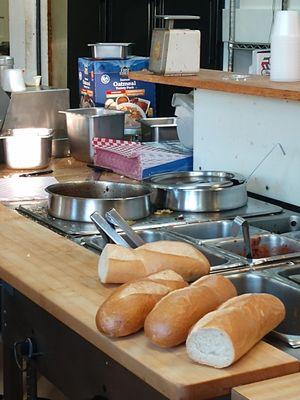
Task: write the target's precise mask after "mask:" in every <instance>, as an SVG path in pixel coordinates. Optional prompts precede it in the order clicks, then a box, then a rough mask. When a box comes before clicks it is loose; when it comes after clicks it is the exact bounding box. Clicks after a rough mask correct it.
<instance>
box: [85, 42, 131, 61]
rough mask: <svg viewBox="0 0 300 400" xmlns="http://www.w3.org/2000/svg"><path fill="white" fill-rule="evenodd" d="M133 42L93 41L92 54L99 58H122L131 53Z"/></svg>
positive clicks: (90, 45)
mask: <svg viewBox="0 0 300 400" xmlns="http://www.w3.org/2000/svg"><path fill="white" fill-rule="evenodd" d="M132 44H133V43H93V44H88V46H89V47H92V56H93V57H94V58H97V59H118V58H120V59H122V58H127V57H128V56H130V55H131V48H132Z"/></svg>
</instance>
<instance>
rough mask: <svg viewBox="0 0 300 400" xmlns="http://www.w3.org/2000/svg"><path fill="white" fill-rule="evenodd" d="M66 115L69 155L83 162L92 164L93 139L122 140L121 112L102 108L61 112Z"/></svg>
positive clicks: (122, 119)
mask: <svg viewBox="0 0 300 400" xmlns="http://www.w3.org/2000/svg"><path fill="white" fill-rule="evenodd" d="M63 113H64V114H65V115H66V120H67V130H68V136H69V140H70V149H71V154H72V156H73V157H74V158H76V159H77V160H80V161H84V162H93V158H94V149H93V146H92V139H93V138H95V137H103V138H114V139H123V137H124V120H125V113H124V112H123V111H116V110H106V109H105V108H103V107H91V108H78V109H69V110H66V111H63Z"/></svg>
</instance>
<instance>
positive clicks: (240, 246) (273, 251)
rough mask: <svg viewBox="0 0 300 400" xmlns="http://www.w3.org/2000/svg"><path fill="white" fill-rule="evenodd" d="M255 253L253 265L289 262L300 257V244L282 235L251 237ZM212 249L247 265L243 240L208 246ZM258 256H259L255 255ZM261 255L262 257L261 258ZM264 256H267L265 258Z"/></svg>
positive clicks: (220, 242) (222, 241)
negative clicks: (236, 258)
mask: <svg viewBox="0 0 300 400" xmlns="http://www.w3.org/2000/svg"><path fill="white" fill-rule="evenodd" d="M251 242H252V243H251V244H252V250H253V249H254V252H253V260H252V264H253V265H258V264H263V263H270V262H275V261H282V260H288V259H292V258H296V257H299V256H300V243H299V242H297V241H296V240H293V239H289V238H287V237H285V236H282V235H276V234H260V235H254V236H252V237H251ZM207 246H208V247H210V248H211V249H218V250H219V251H221V252H222V253H223V254H225V255H226V254H227V255H231V256H234V257H238V258H239V259H241V260H243V261H244V262H246V263H247V259H246V257H244V254H245V247H244V240H243V239H242V238H236V239H228V240H221V241H218V242H215V243H212V244H207ZM255 253H256V254H258V255H255ZM259 253H261V254H262V256H259ZM263 254H266V255H265V256H264V255H263Z"/></svg>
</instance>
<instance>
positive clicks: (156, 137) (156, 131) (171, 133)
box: [140, 117, 178, 142]
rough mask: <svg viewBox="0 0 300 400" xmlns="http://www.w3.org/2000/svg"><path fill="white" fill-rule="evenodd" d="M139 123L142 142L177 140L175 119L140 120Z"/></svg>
mask: <svg viewBox="0 0 300 400" xmlns="http://www.w3.org/2000/svg"><path fill="white" fill-rule="evenodd" d="M140 123H141V141H142V142H162V141H167V140H178V134H177V124H176V118H175V117H163V118H142V119H140Z"/></svg>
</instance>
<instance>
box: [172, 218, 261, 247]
mask: <svg viewBox="0 0 300 400" xmlns="http://www.w3.org/2000/svg"><path fill="white" fill-rule="evenodd" d="M170 232H172V233H174V234H176V235H178V236H180V237H185V238H189V239H193V240H196V241H197V243H214V242H218V241H220V240H223V239H225V238H226V239H227V238H228V239H230V238H233V236H232V220H223V221H210V222H202V223H192V224H188V225H178V226H174V227H172V228H170ZM259 233H266V231H264V230H262V229H259V228H256V227H250V235H255V234H259ZM241 236H242V230H240V232H239V234H238V237H241Z"/></svg>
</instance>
